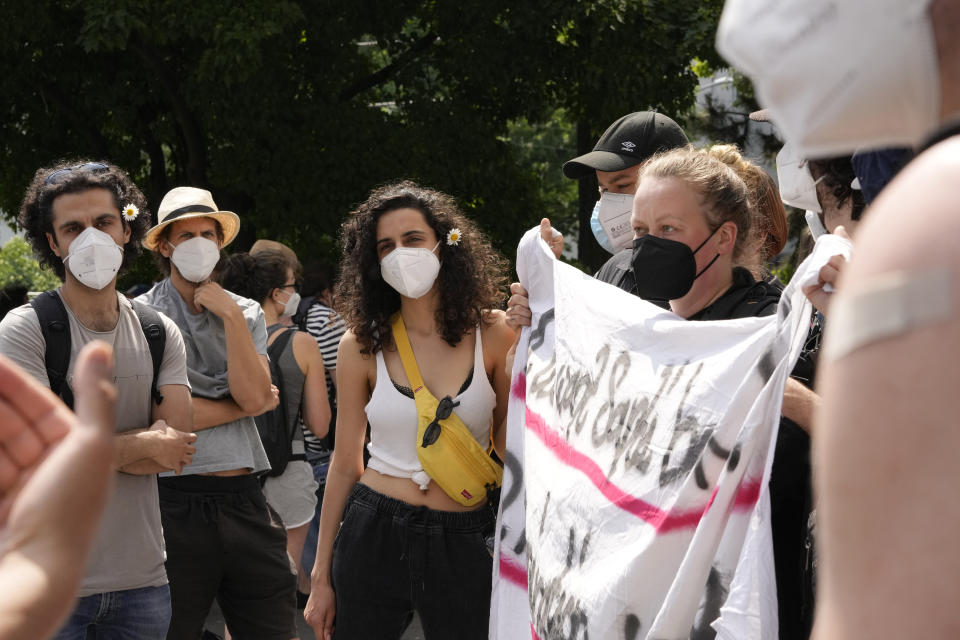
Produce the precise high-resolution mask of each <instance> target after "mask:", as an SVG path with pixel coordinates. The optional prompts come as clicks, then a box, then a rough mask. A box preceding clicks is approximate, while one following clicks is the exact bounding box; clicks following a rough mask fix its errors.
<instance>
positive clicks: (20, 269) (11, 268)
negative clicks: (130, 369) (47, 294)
mask: <svg viewBox="0 0 960 640" xmlns="http://www.w3.org/2000/svg"><path fill="white" fill-rule="evenodd" d="M12 284H20V285H23V286H25V287H27V289H29V290H30V291H49V290H50V289H55V288H57V287H59V286H60V279H59V278H57V276H56V274H54V273H53V272H52V271H50V270H49V269H45V268H42V267H41V266H40V265H39V264H38V263H37V260H36V259H35V258H34V257H33V252H32V251H31V250H30V245H29V244H27V241H26V240H24V239H23V238H20V237H14V238H11V239H10V240H8V241H7V244H5V245H4V246H3V249H0V288H3V287H6V286H8V285H12Z"/></svg>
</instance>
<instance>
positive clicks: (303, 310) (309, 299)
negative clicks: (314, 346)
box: [291, 296, 317, 331]
mask: <svg viewBox="0 0 960 640" xmlns="http://www.w3.org/2000/svg"><path fill="white" fill-rule="evenodd" d="M316 301H317V296H304V297H303V298H300V304H298V305H297V312H296V313H295V314H293V317H292V318H291V320H293V324H295V325H296V326H297V328H298V329H300V331H306V330H307V313H309V311H310V307H312V306H313V303H314V302H316Z"/></svg>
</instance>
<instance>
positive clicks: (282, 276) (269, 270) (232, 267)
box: [217, 251, 293, 303]
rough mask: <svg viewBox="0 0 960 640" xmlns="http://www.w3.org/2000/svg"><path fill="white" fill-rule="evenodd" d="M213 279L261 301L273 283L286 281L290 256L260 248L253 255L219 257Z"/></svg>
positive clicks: (240, 254)
mask: <svg viewBox="0 0 960 640" xmlns="http://www.w3.org/2000/svg"><path fill="white" fill-rule="evenodd" d="M218 266H219V269H220V272H219V274H218V276H217V280H218V281H219V282H220V285H221V286H222V287H223V288H224V289H226V290H228V291H232V292H233V293H235V294H237V295H240V296H243V297H244V298H250V299H251V300H256V301H257V302H260V303H262V302H263V301H264V300H266V299H267V297H268V296H269V295H270V292H271V291H273V290H274V289H276V288H277V287H282V286H283V285H285V284H286V283H287V268H292V267H293V265H292V264H291V263H290V260H289V259H288V258H287V257H286V256H284V255H283V254H282V253H280V252H279V251H260V252H258V253H257V254H256V255H253V256H252V255H250V254H249V253H234V254H231V255H229V256H226V257H224V258H223V259H221V260H220V264H219V265H218Z"/></svg>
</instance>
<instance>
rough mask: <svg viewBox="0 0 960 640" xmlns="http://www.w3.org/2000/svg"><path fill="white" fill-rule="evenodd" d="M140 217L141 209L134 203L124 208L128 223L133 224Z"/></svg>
mask: <svg viewBox="0 0 960 640" xmlns="http://www.w3.org/2000/svg"><path fill="white" fill-rule="evenodd" d="M138 215H140V209H138V208H137V205H135V204H133V203H132V202H130V203H128V204H127V205H126V206H124V207H123V219H124V220H126V221H127V222H133V221H134V220H136V219H137V216H138Z"/></svg>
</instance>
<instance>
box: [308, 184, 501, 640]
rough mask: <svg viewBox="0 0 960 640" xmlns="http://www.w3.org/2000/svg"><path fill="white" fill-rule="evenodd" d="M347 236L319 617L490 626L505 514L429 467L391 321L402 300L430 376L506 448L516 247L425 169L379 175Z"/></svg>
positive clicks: (311, 616)
mask: <svg viewBox="0 0 960 640" xmlns="http://www.w3.org/2000/svg"><path fill="white" fill-rule="evenodd" d="M342 240H343V248H344V259H343V264H342V268H341V278H340V282H339V284H338V287H337V306H338V311H339V312H340V313H341V315H342V316H343V318H344V320H345V321H346V324H347V327H348V330H347V332H346V334H344V337H343V340H342V341H341V342H340V350H339V354H338V356H337V388H338V398H337V404H338V414H337V427H336V429H337V445H336V450H335V455H334V457H333V462H332V463H331V466H330V471H329V475H328V476H327V488H326V493H325V494H324V499H323V508H322V511H321V520H320V539H319V543H318V549H317V558H316V562H315V564H314V568H313V573H312V590H311V595H310V601H309V602H308V604H307V608H306V611H305V612H304V614H305V617H306V619H307V621H308V622H309V623H310V624H311V626H312V627H313V628H314V631H315V632H316V634H317V637H318V638H330V637H336V638H338V639H343V638H347V639H350V638H358V639H363V640H377V639H380V638H384V639H387V638H399V637H400V636H401V635H402V633H403V631H404V629H405V628H406V627H407V625H408V624H409V623H410V620H411V619H412V617H413V612H414V611H416V612H417V613H418V614H419V616H420V620H421V622H422V623H423V629H424V633H425V634H426V637H427V638H453V637H458V638H478V639H480V638H484V639H485V638H486V637H487V622H488V617H489V608H490V589H491V555H490V553H489V551H488V549H487V547H486V544H485V536H487V535H489V534H490V533H492V531H493V527H494V524H495V523H494V515H493V513H492V511H491V509H490V508H488V507H487V506H486V505H481V506H479V507H465V506H464V505H462V504H461V503H460V502H458V501H456V500H454V499H453V498H451V497H450V496H449V495H447V493H445V492H444V490H443V489H442V488H441V487H440V486H439V485H438V484H437V483H436V482H435V481H434V480H433V479H432V478H431V477H430V476H428V475H427V474H426V473H425V472H424V471H423V468H422V467H421V465H420V462H419V460H418V455H417V447H418V445H419V443H418V442H417V428H418V413H417V407H416V405H415V402H414V394H413V391H412V390H411V389H410V387H411V384H410V382H409V380H408V377H407V375H406V372H405V370H404V366H403V364H402V363H401V360H400V356H399V355H398V350H397V344H396V342H395V341H394V336H393V333H392V331H391V323H392V318H393V316H394V315H395V314H397V313H399V315H400V317H401V318H402V320H403V324H404V325H405V327H406V331H407V334H408V336H409V341H410V344H411V347H412V351H413V354H414V356H415V359H416V362H417V365H418V368H419V370H420V374H421V376H422V378H423V384H424V386H426V388H427V389H428V390H429V391H430V392H431V393H432V394H433V395H434V396H435V397H436V398H444V397H447V396H449V397H450V398H452V399H453V401H455V402H456V403H459V404H457V405H456V408H455V413H456V415H457V416H459V418H460V419H461V420H462V421H463V422H464V423H465V424H466V426H467V427H468V428H469V430H470V432H471V434H472V436H473V437H474V438H475V439H476V441H477V443H478V444H479V445H480V446H482V447H484V448H487V447H488V446H489V444H490V442H491V440H492V441H493V442H494V445H495V448H496V449H497V450H499V451H502V448H503V443H504V437H505V433H504V419H505V417H506V412H507V398H508V392H509V385H510V381H509V379H508V377H507V373H506V362H507V360H506V358H507V351H508V350H509V348H510V345H511V344H512V342H513V340H514V332H513V330H511V329H510V328H509V327H508V326H507V325H506V322H505V317H504V314H503V312H501V311H497V310H495V307H497V306H499V304H500V302H501V300H502V297H501V295H502V293H501V292H502V287H503V285H504V283H505V270H506V269H505V267H506V264H505V261H504V260H503V258H502V257H501V256H499V255H498V254H497V253H496V252H495V251H494V250H493V249H492V248H491V247H490V244H489V243H488V242H487V240H486V239H485V238H484V237H483V236H482V235H481V234H480V231H479V230H478V229H477V227H476V226H475V225H474V224H473V223H472V222H471V221H470V220H468V219H467V218H466V217H464V215H463V214H462V213H461V212H460V210H459V209H458V207H457V205H456V203H455V202H454V200H453V198H451V197H450V196H448V195H445V194H443V193H439V192H437V191H434V190H431V189H426V188H423V187H420V186H419V185H416V184H414V183H412V182H401V183H398V184H393V185H388V186H385V187H381V188H379V189H376V190H374V191H373V192H372V193H371V194H370V197H369V198H368V199H367V201H366V202H364V203H363V204H361V205H360V206H359V207H358V208H357V210H356V211H354V212H353V213H352V215H351V216H350V218H349V219H348V220H347V221H346V222H345V223H344V225H343V229H342ZM368 422H369V424H370V444H369V452H370V461H369V465H368V467H367V468H366V470H364V468H363V444H364V435H365V432H366V426H367V423H368ZM450 464H456V462H455V461H453V460H451V461H450ZM341 519H342V526H341V524H340V523H341ZM338 529H339V533H338ZM334 615H336V621H335V624H334Z"/></svg>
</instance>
